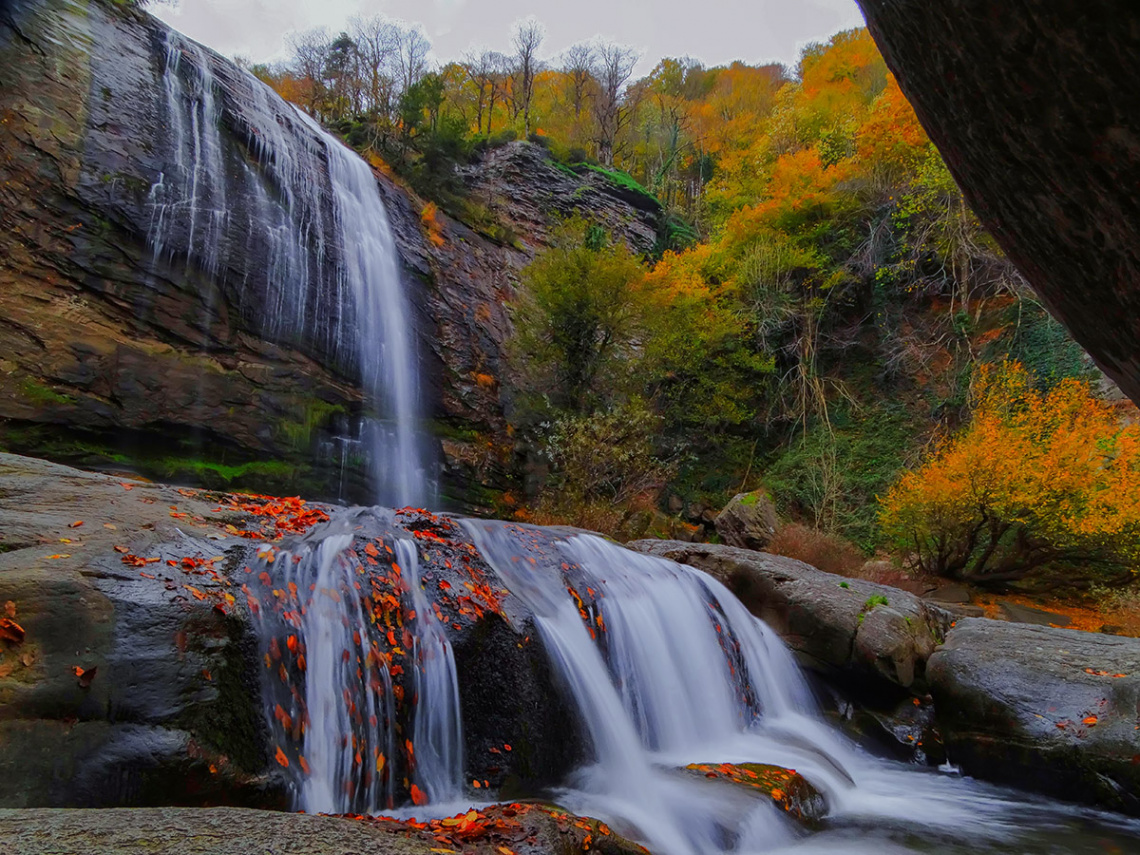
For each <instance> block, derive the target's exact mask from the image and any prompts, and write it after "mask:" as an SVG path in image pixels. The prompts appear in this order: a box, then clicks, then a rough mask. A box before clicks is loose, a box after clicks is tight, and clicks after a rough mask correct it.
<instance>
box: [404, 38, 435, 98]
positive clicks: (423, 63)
mask: <svg viewBox="0 0 1140 855" xmlns="http://www.w3.org/2000/svg"><path fill="white" fill-rule="evenodd" d="M397 33H398V39H399V40H398V45H399V52H398V54H397V57H398V67H399V80H400V91H401V92H407V91H408V90H409V89H411V88H412V87H413V86H415V85H416V84H417V83H419V82H420V80H422V79H423V76H424V75H425V74H427V71H428V52H429V51H430V50H431V42H430V41H428V38H427V36H425V35H424V33H423V30H422V29H420V26H419V25H418V24H416V25H415V26H412V27H407V28H400V29H398V30H397Z"/></svg>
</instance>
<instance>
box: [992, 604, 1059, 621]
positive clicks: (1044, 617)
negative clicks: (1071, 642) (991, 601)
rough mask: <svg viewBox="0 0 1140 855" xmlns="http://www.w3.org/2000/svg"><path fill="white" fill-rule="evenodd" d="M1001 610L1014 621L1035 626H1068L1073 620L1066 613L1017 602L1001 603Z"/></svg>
mask: <svg viewBox="0 0 1140 855" xmlns="http://www.w3.org/2000/svg"><path fill="white" fill-rule="evenodd" d="M1001 610H1002V612H1004V613H1005V615H1006V617H1008V618H1009V619H1010V620H1011V621H1013V622H1014V623H1031V624H1034V625H1035V626H1068V625H1069V624H1071V623H1072V622H1073V620H1072V618H1070V617H1068V616H1066V615H1059V614H1054V613H1053V612H1047V611H1045V610H1044V609H1035V608H1033V607H1032V606H1023V605H1021V604H1019V603H1006V602H1003V603H1001Z"/></svg>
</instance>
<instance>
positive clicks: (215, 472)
mask: <svg viewBox="0 0 1140 855" xmlns="http://www.w3.org/2000/svg"><path fill="white" fill-rule="evenodd" d="M150 468H153V469H154V470H155V471H157V472H158V473H159V474H160V475H162V476H163V477H164V478H176V477H179V476H186V475H191V476H193V477H194V478H195V480H198V481H201V482H202V483H203V484H206V485H207V486H229V485H230V484H233V483H234V482H235V481H242V480H245V479H247V478H266V479H272V480H275V481H282V482H286V483H291V482H292V481H294V480H295V478H296V475H297V467H296V466H294V465H292V464H290V463H286V462H284V461H282V460H254V461H251V462H249V463H242V464H239V465H237V466H227V465H226V464H224V463H217V462H215V461H213V460H199V459H195V458H186V457H164V458H161V459H159V460H155V461H152V462H151V464H150Z"/></svg>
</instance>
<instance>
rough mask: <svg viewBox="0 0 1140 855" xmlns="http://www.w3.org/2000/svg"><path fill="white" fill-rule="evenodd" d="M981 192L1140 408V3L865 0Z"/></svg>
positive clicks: (1016, 258)
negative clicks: (1139, 12) (1137, 5)
mask: <svg viewBox="0 0 1140 855" xmlns="http://www.w3.org/2000/svg"><path fill="white" fill-rule="evenodd" d="M859 4H860V6H861V7H862V8H863V12H864V14H865V15H866V18H867V24H868V26H869V28H870V30H871V33H872V35H873V36H874V37H875V41H876V42H877V43H878V45H879V47H880V49H881V50H882V52H883V55H884V56H885V57H886V60H887V63H888V65H889V66H890V67H891V69H892V70H893V71H894V72H895V74H896V75H897V77H898V80H899V84H900V86H901V87H902V89H903V91H904V92H905V93H906V96H907V98H908V99H909V100H910V102H911V103H912V104H913V105H914V107H915V110H916V112H917V113H918V117H919V119H920V120H921V121H922V124H923V125H924V126H925V127H926V129H927V131H928V132H929V133H930V137H931V139H933V141H934V142H935V144H936V145H937V146H938V148H939V150H940V151H941V152H942V155H943V157H944V158H945V160H946V163H947V165H948V166H949V167H950V170H951V171H952V172H953V174H954V177H955V178H956V179H957V181H958V183H959V185H960V186H961V187H962V190H963V192H964V193H965V195H966V198H967V199H968V200H969V202H970V204H971V206H972V207H973V209H974V210H975V211H976V212H977V214H978V216H979V217H980V218H981V220H982V222H983V223H985V225H986V226H987V227H988V228H989V229H990V230H991V231H992V233H993V234H994V236H995V237H996V238H997V240H998V242H999V243H1000V244H1001V245H1002V248H1003V249H1004V250H1005V251H1006V253H1007V254H1008V255H1009V257H1010V258H1011V259H1012V260H1013V262H1014V263H1015V264H1016V265H1017V266H1018V268H1019V269H1020V270H1021V272H1022V273H1023V274H1024V275H1025V276H1026V278H1027V279H1028V280H1029V282H1030V283H1031V284H1032V285H1033V287H1034V289H1035V290H1036V291H1037V292H1038V293H1039V294H1040V295H1041V297H1042V299H1043V300H1044V301H1045V304H1046V305H1047V306H1048V307H1049V309H1050V311H1052V312H1053V314H1054V315H1056V316H1057V317H1058V318H1059V319H1060V320H1061V321H1062V322H1063V323H1064V324H1065V326H1066V327H1068V329H1069V331H1070V332H1071V333H1072V334H1073V337H1074V338H1076V339H1077V341H1079V342H1080V343H1081V345H1082V346H1084V347H1085V349H1086V350H1088V352H1089V353H1090V354H1092V356H1093V357H1094V358H1095V359H1096V361H1097V363H1098V364H1099V365H1100V367H1101V368H1102V369H1103V370H1104V372H1105V373H1106V374H1107V375H1108V376H1109V377H1111V378H1112V379H1113V380H1115V381H1116V382H1117V383H1118V384H1119V385H1120V387H1121V388H1122V389H1123V390H1124V392H1125V393H1127V394H1128V395H1129V396H1130V397H1131V398H1132V399H1133V400H1134V401H1140V349H1138V348H1137V345H1136V343H1137V342H1138V341H1140V289H1137V287H1136V283H1137V282H1138V281H1140V239H1138V236H1140V197H1138V196H1137V194H1136V193H1135V188H1136V187H1137V185H1138V184H1140V63H1138V62H1137V61H1136V57H1137V56H1138V55H1140V27H1138V26H1137V22H1136V21H1137V19H1136V14H1135V13H1136V10H1135V4H1133V3H1132V2H1130V0H1102V2H1098V3H1095V4H1089V3H1081V2H1077V0H1013V1H1012V2H996V0H947V2H939V3H929V2H926V0H859Z"/></svg>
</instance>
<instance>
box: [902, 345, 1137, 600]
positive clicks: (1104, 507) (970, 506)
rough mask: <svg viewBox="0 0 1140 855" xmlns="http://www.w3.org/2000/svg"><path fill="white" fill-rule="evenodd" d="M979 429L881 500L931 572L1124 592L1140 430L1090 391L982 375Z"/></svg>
mask: <svg viewBox="0 0 1140 855" xmlns="http://www.w3.org/2000/svg"><path fill="white" fill-rule="evenodd" d="M975 396H976V404H975V407H974V411H973V416H972V418H971V420H970V423H969V425H968V426H967V427H966V428H964V429H963V430H962V431H961V432H960V433H958V434H956V435H954V436H952V437H950V438H949V439H948V440H947V441H945V442H944V443H943V444H942V445H941V447H939V448H938V449H937V450H936V451H935V452H934V454H933V455H932V456H931V457H930V459H928V460H927V462H926V463H924V464H923V465H922V466H920V467H919V468H917V469H914V470H912V471H909V472H906V473H905V474H904V475H903V476H902V477H901V478H900V479H899V481H898V482H897V483H896V484H895V486H894V487H893V488H892V489H891V490H890V492H889V493H888V494H887V495H886V496H885V497H884V498H883V501H882V524H883V528H884V530H885V531H886V532H887V533H888V534H889V535H891V536H893V537H894V538H896V540H897V541H898V543H899V545H900V546H901V547H903V548H904V549H907V550H909V551H911V552H912V553H913V556H914V559H913V560H914V562H915V564H916V565H917V566H918V567H920V568H921V569H922V570H924V571H925V572H928V573H931V574H935V575H938V576H945V577H949V578H954V579H960V580H964V581H969V582H972V583H974V584H979V585H989V586H1003V585H1007V584H1010V583H1014V582H1019V581H1021V580H1024V579H1027V578H1028V577H1036V578H1038V580H1039V581H1040V583H1041V584H1047V585H1061V584H1080V583H1082V582H1083V583H1085V584H1087V583H1088V582H1089V581H1090V580H1095V581H1099V582H1101V583H1121V582H1126V581H1128V580H1130V579H1132V578H1133V577H1134V575H1135V572H1136V568H1137V567H1138V566H1140V426H1137V425H1135V424H1127V425H1126V424H1122V422H1121V420H1120V418H1119V417H1118V416H1117V414H1116V413H1115V412H1114V411H1113V409H1112V408H1111V407H1110V406H1109V405H1107V404H1105V403H1104V402H1102V401H1099V400H1097V399H1096V398H1094V397H1093V396H1092V394H1091V390H1090V388H1089V386H1088V384H1087V383H1085V382H1082V381H1078V380H1072V379H1067V380H1062V381H1061V382H1060V383H1058V384H1056V385H1055V386H1053V387H1052V388H1050V389H1046V390H1041V389H1039V388H1037V387H1036V386H1035V385H1034V378H1033V377H1032V376H1031V375H1030V374H1029V373H1028V372H1027V371H1026V370H1025V368H1024V367H1022V365H1021V364H1020V363H1017V362H1007V363H1002V364H1000V365H998V366H996V367H992V368H985V367H984V368H982V369H981V370H980V371H979V376H978V379H977V382H976V388H975Z"/></svg>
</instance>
